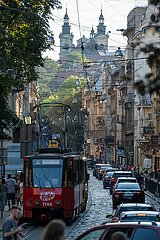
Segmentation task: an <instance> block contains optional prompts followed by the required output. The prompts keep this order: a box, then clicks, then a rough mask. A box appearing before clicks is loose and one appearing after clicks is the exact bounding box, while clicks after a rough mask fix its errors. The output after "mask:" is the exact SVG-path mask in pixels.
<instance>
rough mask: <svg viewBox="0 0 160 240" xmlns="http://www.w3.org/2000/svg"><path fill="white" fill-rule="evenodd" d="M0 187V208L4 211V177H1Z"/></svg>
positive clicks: (5, 190) (5, 197)
mask: <svg viewBox="0 0 160 240" xmlns="http://www.w3.org/2000/svg"><path fill="white" fill-rule="evenodd" d="M1 183H2V184H1V185H0V208H1V209H4V207H5V205H6V201H7V187H6V181H5V177H4V176H2V178H1Z"/></svg>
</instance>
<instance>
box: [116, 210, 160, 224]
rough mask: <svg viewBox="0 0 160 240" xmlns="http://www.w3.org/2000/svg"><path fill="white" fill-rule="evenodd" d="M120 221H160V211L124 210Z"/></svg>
mask: <svg viewBox="0 0 160 240" xmlns="http://www.w3.org/2000/svg"><path fill="white" fill-rule="evenodd" d="M119 221H121V222H138V221H141V222H160V213H159V212H157V211H129V212H122V213H121V215H120V217H119Z"/></svg>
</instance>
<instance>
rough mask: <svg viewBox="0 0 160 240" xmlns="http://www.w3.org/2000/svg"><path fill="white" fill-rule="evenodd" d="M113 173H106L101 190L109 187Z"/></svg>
mask: <svg viewBox="0 0 160 240" xmlns="http://www.w3.org/2000/svg"><path fill="white" fill-rule="evenodd" d="M113 173H114V172H107V175H105V177H104V178H103V188H106V187H109V186H110V180H111V177H112V175H113Z"/></svg>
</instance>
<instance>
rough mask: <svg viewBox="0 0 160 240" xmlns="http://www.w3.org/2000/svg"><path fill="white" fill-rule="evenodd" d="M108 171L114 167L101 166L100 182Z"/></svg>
mask: <svg viewBox="0 0 160 240" xmlns="http://www.w3.org/2000/svg"><path fill="white" fill-rule="evenodd" d="M107 169H108V170H111V169H112V167H110V166H101V168H100V169H99V171H98V180H101V179H102V177H103V174H104V172H105V171H106V170H107Z"/></svg>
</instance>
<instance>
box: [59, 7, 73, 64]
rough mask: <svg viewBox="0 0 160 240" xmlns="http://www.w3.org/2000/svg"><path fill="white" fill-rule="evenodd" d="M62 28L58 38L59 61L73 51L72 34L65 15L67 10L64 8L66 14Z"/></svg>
mask: <svg viewBox="0 0 160 240" xmlns="http://www.w3.org/2000/svg"><path fill="white" fill-rule="evenodd" d="M63 21H64V23H63V26H62V32H61V33H60V35H59V38H60V59H61V58H62V57H63V55H65V54H68V53H70V52H72V49H73V47H74V46H73V37H74V36H73V34H72V33H71V32H70V29H71V27H70V25H69V17H68V13H67V8H66V13H65V15H64V18H63Z"/></svg>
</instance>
